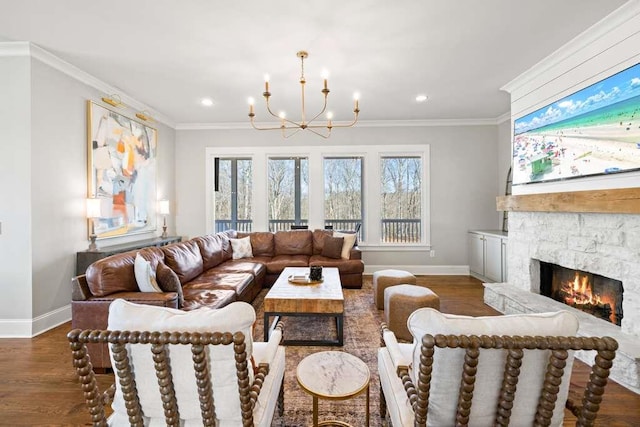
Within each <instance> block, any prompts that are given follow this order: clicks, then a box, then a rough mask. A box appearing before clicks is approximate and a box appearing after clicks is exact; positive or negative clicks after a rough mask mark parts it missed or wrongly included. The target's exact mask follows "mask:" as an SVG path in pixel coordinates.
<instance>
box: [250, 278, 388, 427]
mask: <svg viewBox="0 0 640 427" xmlns="http://www.w3.org/2000/svg"><path fill="white" fill-rule="evenodd" d="M363 281H364V283H363V286H362V289H344V290H343V293H344V299H345V301H344V302H345V316H344V346H343V347H335V346H334V347H331V346H287V347H286V356H285V357H286V371H285V378H284V407H285V411H284V416H283V417H279V416H276V418H275V419H274V422H273V425H274V426H287V427H302V426H310V425H312V423H313V418H312V409H313V408H312V403H313V402H312V398H311V396H310V395H309V394H307V393H306V392H305V391H303V390H302V389H301V388H300V386H299V385H298V382H297V380H296V367H297V366H298V363H299V362H300V361H301V360H302V359H303V358H304V357H306V356H308V355H310V354H312V353H316V352H319V351H327V350H328V351H345V352H347V353H350V354H352V355H354V356H357V357H359V358H360V359H362V360H363V361H364V362H365V363H366V364H367V366H368V367H369V371H370V373H371V382H370V390H369V393H370V407H369V411H370V425H371V426H380V425H382V423H381V421H382V420H381V419H380V415H379V413H380V411H379V402H380V397H379V394H380V391H379V388H380V386H379V380H378V365H377V363H378V362H377V351H378V348H379V347H380V323H381V322H382V321H383V312H382V311H378V310H377V309H376V307H375V305H374V304H373V287H372V282H371V276H368V277H366V276H365V277H364V279H363ZM267 292H268V289H263V290H262V292H261V293H260V294H259V295H258V297H257V298H256V299H255V300H254V301H253V306H254V308H255V310H256V315H257V319H258V322H257V325H256V328H255V331H254V339H255V340H256V341H263V338H264V337H263V326H262V319H263V313H264V311H263V307H264V305H263V301H264V296H265V295H266V293H267ZM283 320H284V322H285V329H284V334H285V337H286V338H287V339H296V338H302V337H304V338H306V339H308V338H309V337H312V338H314V339H315V338H316V337H324V338H330V337H335V321H334V319H332V318H300V317H284V318H283ZM365 408H366V398H365V394H364V393H363V394H361V395H359V396H357V397H355V398H352V399H349V400H343V401H328V400H322V399H320V400H319V411H318V412H319V419H320V421H322V420H329V419H330V420H339V421H343V422H346V423H349V424H351V425H352V426H354V427H357V426H364V425H365V414H366V409H365Z"/></svg>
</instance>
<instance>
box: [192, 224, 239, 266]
mask: <svg viewBox="0 0 640 427" xmlns="http://www.w3.org/2000/svg"><path fill="white" fill-rule="evenodd" d="M192 240H194V241H195V242H196V243H197V244H198V248H199V249H200V255H202V268H203V269H204V270H208V269H210V268H213V267H215V266H216V265H218V264H221V263H223V262H224V261H225V260H227V259H230V258H231V253H232V251H231V242H230V241H229V236H228V235H227V234H224V233H217V234H207V235H206V236H199V237H195V238H193V239H192Z"/></svg>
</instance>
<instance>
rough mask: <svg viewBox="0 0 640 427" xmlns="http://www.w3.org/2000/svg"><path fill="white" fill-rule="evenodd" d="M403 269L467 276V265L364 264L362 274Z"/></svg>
mask: <svg viewBox="0 0 640 427" xmlns="http://www.w3.org/2000/svg"><path fill="white" fill-rule="evenodd" d="M387 269H392V270H404V271H408V272H409V273H411V274H415V275H418V276H468V275H469V266H468V265H366V264H365V266H364V274H373V273H375V272H376V271H378V270H387Z"/></svg>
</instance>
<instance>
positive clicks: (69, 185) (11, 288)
mask: <svg viewBox="0 0 640 427" xmlns="http://www.w3.org/2000/svg"><path fill="white" fill-rule="evenodd" d="M0 70H1V71H2V73H1V74H2V76H3V78H2V79H0V93H3V94H5V93H6V94H8V99H5V100H4V101H3V103H2V104H3V107H1V108H3V109H4V108H7V107H11V108H10V109H9V108H7V110H8V111H7V114H5V111H2V112H1V113H0V138H1V140H2V143H1V144H0V165H1V167H0V178H2V179H3V180H2V181H3V183H5V184H4V185H2V186H1V187H0V188H2V190H0V191H2V194H0V196H1V197H2V199H1V200H2V201H3V202H2V204H1V205H0V221H2V234H1V235H0V272H1V274H0V290H1V291H2V295H3V298H2V299H3V303H2V306H1V307H0V336H2V335H5V336H6V335H19V336H29V335H32V334H37V333H39V332H42V331H43V330H46V329H47V328H49V327H52V326H55V324H56V323H60V322H63V321H66V320H68V319H69V318H70V310H69V304H70V302H71V285H70V284H71V278H72V277H73V275H74V274H75V254H76V252H77V251H80V250H85V249H86V248H87V246H88V240H87V221H86V218H85V198H86V194H87V129H86V128H87V123H86V114H87V113H86V109H87V105H86V102H87V100H88V99H91V100H94V101H99V100H100V97H101V96H104V94H103V93H102V92H100V91H98V90H97V89H95V88H93V87H90V86H88V85H86V84H84V83H82V82H80V81H79V80H78V79H76V78H74V77H72V76H70V75H68V74H66V73H63V72H61V71H59V70H58V69H55V68H52V67H51V66H49V65H47V64H45V63H43V62H41V61H39V60H37V59H33V58H30V57H29V56H19V57H2V58H0ZM5 71H6V73H5ZM5 76H8V77H9V78H8V79H6V78H4V77H5ZM122 113H123V114H125V115H130V116H131V115H133V113H134V112H132V111H123V112H122ZM152 126H154V127H156V128H157V129H158V138H159V139H158V162H159V165H158V171H159V173H158V194H159V196H160V197H163V198H168V199H170V200H175V187H174V179H175V176H174V165H173V154H174V149H175V130H174V129H172V128H169V127H167V126H164V125H162V124H158V123H156V124H153V125H152ZM171 230H173V227H172V228H171ZM160 233H161V230H158V231H157V232H156V233H154V234H146V235H137V236H134V237H129V238H113V239H108V240H101V241H99V242H98V243H99V246H101V245H102V246H104V245H111V244H117V243H123V242H125V241H128V240H139V239H141V238H149V237H153V236H154V235H159V234H160ZM16 327H17V330H12V328H13V329H15V328H16ZM16 331H18V332H16Z"/></svg>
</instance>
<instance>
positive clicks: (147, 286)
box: [133, 253, 162, 292]
mask: <svg viewBox="0 0 640 427" xmlns="http://www.w3.org/2000/svg"><path fill="white" fill-rule="evenodd" d="M133 268H134V273H135V276H136V282H137V283H138V288H139V289H140V291H141V292H162V289H160V286H158V282H157V281H156V272H155V271H153V269H152V268H151V263H150V262H149V261H147V260H146V259H144V258H143V257H142V255H140V253H137V254H136V259H135V261H134V263H133Z"/></svg>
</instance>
